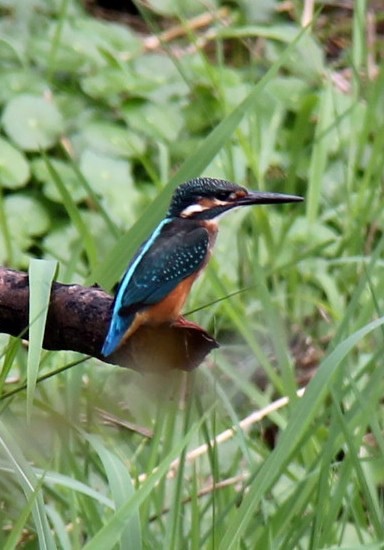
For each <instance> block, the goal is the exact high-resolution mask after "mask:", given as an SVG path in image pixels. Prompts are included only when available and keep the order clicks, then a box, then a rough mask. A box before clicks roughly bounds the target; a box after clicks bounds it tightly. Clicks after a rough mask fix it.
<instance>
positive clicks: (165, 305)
mask: <svg viewBox="0 0 384 550" xmlns="http://www.w3.org/2000/svg"><path fill="white" fill-rule="evenodd" d="M200 271H201V270H200ZM200 271H198V272H197V273H193V275H190V276H189V277H187V278H186V279H184V281H181V283H179V284H178V285H177V287H176V288H175V289H174V290H172V292H170V293H169V294H168V296H167V297H166V298H164V300H162V301H161V302H159V303H158V304H155V305H153V306H151V307H149V308H146V309H144V310H143V311H139V312H138V313H137V314H136V317H135V319H134V321H133V323H132V324H131V326H130V327H129V329H128V330H127V332H126V333H125V335H124V339H123V340H127V338H129V337H130V336H132V334H133V333H134V332H136V330H137V329H138V328H139V327H140V326H141V325H161V324H162V323H170V322H172V321H175V320H176V319H177V318H178V317H180V314H181V310H182V308H183V306H184V304H185V302H186V300H187V298H188V294H189V291H190V290H191V286H192V285H193V283H194V281H195V280H196V278H197V277H198V275H199V273H200Z"/></svg>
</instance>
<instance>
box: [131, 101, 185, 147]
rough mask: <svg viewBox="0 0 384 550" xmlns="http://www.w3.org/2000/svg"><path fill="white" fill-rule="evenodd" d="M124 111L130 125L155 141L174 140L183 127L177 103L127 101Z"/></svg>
mask: <svg viewBox="0 0 384 550" xmlns="http://www.w3.org/2000/svg"><path fill="white" fill-rule="evenodd" d="M122 113H123V116H124V118H125V120H126V123H127V125H129V127H131V128H133V129H135V130H136V131H137V132H141V133H143V134H145V135H146V136H148V137H149V138H151V139H153V140H155V141H156V140H161V141H167V142H172V141H174V140H176V139H177V136H178V135H179V132H180V131H181V128H182V127H183V116H182V113H181V110H180V109H179V108H178V106H177V104H171V103H151V102H143V103H141V104H138V103H136V102H135V103H127V104H126V105H125V107H123V109H122Z"/></svg>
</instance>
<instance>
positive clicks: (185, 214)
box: [168, 177, 303, 220]
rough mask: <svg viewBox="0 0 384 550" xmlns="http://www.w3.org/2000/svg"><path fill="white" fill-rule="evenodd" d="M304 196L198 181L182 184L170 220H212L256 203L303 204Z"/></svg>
mask: <svg viewBox="0 0 384 550" xmlns="http://www.w3.org/2000/svg"><path fill="white" fill-rule="evenodd" d="M302 200H303V198H302V197H298V196H296V195H283V194H281V193H267V192H263V191H248V189H246V188H245V187H241V186H240V185H236V184H235V183H231V182H229V181H226V180H220V179H214V178H204V177H202V178H195V179H192V180H189V181H187V182H186V183H183V184H182V185H180V186H179V187H178V188H177V189H176V191H175V192H174V194H173V197H172V201H171V204H170V207H169V210H168V216H169V217H178V218H186V219H193V220H212V219H214V218H217V217H218V216H220V215H221V214H224V213H225V212H228V211H229V210H231V209H232V208H238V207H240V206H248V205H252V204H275V203H276V204H277V203H287V202H300V201H302Z"/></svg>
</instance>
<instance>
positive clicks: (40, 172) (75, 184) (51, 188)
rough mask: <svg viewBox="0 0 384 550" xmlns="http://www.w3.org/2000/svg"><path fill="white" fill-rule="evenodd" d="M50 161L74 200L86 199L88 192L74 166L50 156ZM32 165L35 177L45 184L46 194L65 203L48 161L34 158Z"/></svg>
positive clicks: (53, 199) (56, 200) (44, 190)
mask: <svg viewBox="0 0 384 550" xmlns="http://www.w3.org/2000/svg"><path fill="white" fill-rule="evenodd" d="M49 162H50V163H51V164H52V166H53V168H54V170H55V171H56V172H57V175H58V177H59V178H60V179H61V181H64V182H65V186H66V188H67V189H68V191H69V193H70V195H71V197H72V199H73V200H74V202H76V203H79V202H81V201H83V200H84V199H86V197H87V193H86V191H85V189H84V187H83V186H82V185H81V183H80V181H79V178H78V176H77V175H76V174H75V172H74V170H73V169H72V167H71V166H69V164H68V163H67V162H64V161H62V160H57V159H55V158H53V157H49ZM31 167H32V172H33V175H34V176H35V178H36V179H37V180H38V181H41V182H42V183H43V184H44V186H43V192H44V195H45V196H46V197H48V198H49V199H51V200H52V201H55V202H59V203H63V196H62V194H61V193H60V191H59V190H58V188H57V185H56V183H55V180H54V178H53V176H52V173H51V172H50V170H49V168H48V166H47V163H46V161H45V160H44V159H42V158H37V159H34V160H33V161H32V163H31Z"/></svg>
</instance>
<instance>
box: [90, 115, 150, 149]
mask: <svg viewBox="0 0 384 550" xmlns="http://www.w3.org/2000/svg"><path fill="white" fill-rule="evenodd" d="M82 137H83V138H84V139H85V141H86V142H87V143H88V145H89V146H90V148H92V149H94V150H95V151H99V152H100V153H102V154H103V155H109V156H112V157H113V156H115V157H128V158H129V157H137V156H140V155H142V154H143V153H144V150H145V143H144V140H143V139H142V138H141V137H140V136H139V135H138V134H136V133H133V132H132V131H131V130H128V129H127V128H123V127H122V126H121V125H117V124H112V123H110V122H103V121H98V122H96V121H94V122H90V123H89V124H87V125H85V127H84V128H83V130H82Z"/></svg>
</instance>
